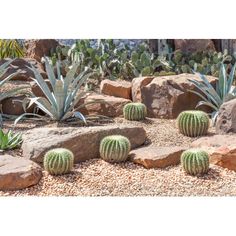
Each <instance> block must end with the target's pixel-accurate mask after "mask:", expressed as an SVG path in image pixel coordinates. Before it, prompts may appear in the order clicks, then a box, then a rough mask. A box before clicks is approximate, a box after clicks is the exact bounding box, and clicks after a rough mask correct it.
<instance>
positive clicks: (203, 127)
mask: <svg viewBox="0 0 236 236" xmlns="http://www.w3.org/2000/svg"><path fill="white" fill-rule="evenodd" d="M177 123H178V128H179V131H180V133H182V134H183V135H185V136H189V137H198V136H202V135H205V134H207V131H208V128H209V123H210V122H209V118H208V115H207V114H206V113H205V112H203V111H183V112H181V113H180V114H179V116H178V118H177Z"/></svg>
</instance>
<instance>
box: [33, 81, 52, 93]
mask: <svg viewBox="0 0 236 236" xmlns="http://www.w3.org/2000/svg"><path fill="white" fill-rule="evenodd" d="M45 82H46V83H47V85H48V86H49V88H50V89H52V87H51V84H50V82H49V81H48V80H46V81H45ZM30 88H31V91H32V93H33V94H34V95H35V96H36V97H45V95H44V93H43V92H42V90H41V89H40V87H39V86H38V84H37V83H36V82H35V81H32V82H30Z"/></svg>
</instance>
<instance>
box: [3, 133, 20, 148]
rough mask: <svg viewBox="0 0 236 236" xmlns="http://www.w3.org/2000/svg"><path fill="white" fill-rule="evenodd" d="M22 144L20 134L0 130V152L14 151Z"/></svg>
mask: <svg viewBox="0 0 236 236" xmlns="http://www.w3.org/2000/svg"><path fill="white" fill-rule="evenodd" d="M21 143H22V134H21V133H13V132H12V131H11V130H8V131H7V132H6V133H4V132H3V130H2V129H0V151H3V150H9V149H14V148H16V147H19V146H20V144H21Z"/></svg>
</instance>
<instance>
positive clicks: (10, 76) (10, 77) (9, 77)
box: [0, 71, 20, 86]
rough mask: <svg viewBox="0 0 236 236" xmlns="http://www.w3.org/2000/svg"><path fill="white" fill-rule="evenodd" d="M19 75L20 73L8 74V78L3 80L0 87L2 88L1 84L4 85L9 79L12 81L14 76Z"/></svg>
mask: <svg viewBox="0 0 236 236" xmlns="http://www.w3.org/2000/svg"><path fill="white" fill-rule="evenodd" d="M19 73H20V71H17V72H15V73H12V74H10V75H9V76H7V77H6V78H5V79H3V80H2V81H1V82H0V86H2V85H3V84H5V83H6V82H8V81H9V80H10V79H12V78H13V77H15V76H16V75H18V74H19Z"/></svg>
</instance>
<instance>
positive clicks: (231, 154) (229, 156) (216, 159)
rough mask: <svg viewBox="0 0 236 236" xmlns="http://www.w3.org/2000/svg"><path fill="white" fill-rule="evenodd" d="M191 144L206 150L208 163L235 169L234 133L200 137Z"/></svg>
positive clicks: (235, 148)
mask: <svg viewBox="0 0 236 236" xmlns="http://www.w3.org/2000/svg"><path fill="white" fill-rule="evenodd" d="M191 146H192V147H194V148H201V149H203V150H205V151H206V152H208V153H209V155H210V163H212V164H215V165H219V166H221V167H224V168H228V169H229V170H235V171H236V135H213V136H210V137H202V138H199V139H197V140H196V141H194V142H193V143H192V144H191Z"/></svg>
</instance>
